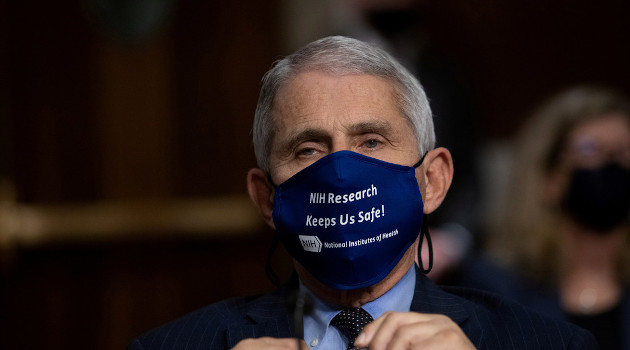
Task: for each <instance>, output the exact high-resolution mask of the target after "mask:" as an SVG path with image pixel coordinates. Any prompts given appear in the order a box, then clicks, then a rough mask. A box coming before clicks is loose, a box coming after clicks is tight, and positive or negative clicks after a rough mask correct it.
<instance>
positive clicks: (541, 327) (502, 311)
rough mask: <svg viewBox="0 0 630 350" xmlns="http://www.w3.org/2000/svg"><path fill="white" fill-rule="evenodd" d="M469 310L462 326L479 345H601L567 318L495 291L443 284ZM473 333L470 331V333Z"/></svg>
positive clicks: (489, 347) (579, 347)
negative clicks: (499, 294) (534, 307)
mask: <svg viewBox="0 0 630 350" xmlns="http://www.w3.org/2000/svg"><path fill="white" fill-rule="evenodd" d="M443 289H444V290H445V291H446V292H447V293H449V294H451V295H454V296H456V297H458V298H460V300H462V303H463V305H464V307H465V308H466V309H467V310H468V312H469V315H470V317H469V319H468V320H467V321H466V322H465V323H463V324H462V325H461V326H462V329H463V330H464V332H466V333H467V335H468V336H469V338H470V339H471V340H473V339H476V342H475V341H474V342H475V344H476V345H477V347H478V348H486V349H498V348H501V349H503V348H509V349H598V348H599V347H598V345H597V343H596V341H595V339H594V337H593V335H592V334H591V333H589V332H587V331H585V330H583V329H582V328H579V327H577V326H575V325H573V324H570V323H568V322H565V321H562V320H558V319H555V318H550V317H547V316H545V315H543V314H540V313H538V312H536V311H534V310H532V309H529V308H528V307H526V306H523V305H521V304H518V303H516V302H514V301H512V300H510V299H508V298H504V297H501V296H498V295H496V294H492V293H488V292H484V291H480V290H475V289H469V288H460V287H444V288H443ZM469 333H470V334H469Z"/></svg>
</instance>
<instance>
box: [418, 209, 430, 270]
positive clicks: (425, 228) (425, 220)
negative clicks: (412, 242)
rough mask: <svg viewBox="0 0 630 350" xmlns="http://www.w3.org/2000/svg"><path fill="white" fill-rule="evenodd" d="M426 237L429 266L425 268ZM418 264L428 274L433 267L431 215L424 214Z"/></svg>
mask: <svg viewBox="0 0 630 350" xmlns="http://www.w3.org/2000/svg"><path fill="white" fill-rule="evenodd" d="M424 237H426V238H427V245H428V248H429V267H428V268H426V269H425V268H424V264H423V263H422V242H423V241H424ZM418 265H420V269H421V270H422V272H424V274H425V275H426V274H428V273H429V272H431V269H433V243H432V242H431V235H430V234H429V216H428V215H426V214H424V217H423V218H422V229H421V230H420V243H419V244H418Z"/></svg>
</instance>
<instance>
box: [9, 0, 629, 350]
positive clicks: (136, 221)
mask: <svg viewBox="0 0 630 350" xmlns="http://www.w3.org/2000/svg"><path fill="white" fill-rule="evenodd" d="M383 3H384V2H378V1H367V0H364V1H359V0H356V1H351V0H347V1H333V0H329V1H321V2H312V1H308V0H300V1H297V0H295V1H292V0H274V1H257V0H242V1H227V0H217V1H194V0H187V1H186V0H145V1H141V0H128V1H124V0H83V1H79V0H75V1H66V2H63V1H62V2H50V1H39V0H35V1H4V2H2V3H0V25H1V27H0V348H2V349H31V348H32V349H35V348H47V349H86V348H87V349H121V348H124V346H125V344H126V343H127V342H128V341H129V339H130V338H131V337H132V336H135V335H137V334H139V333H141V332H143V331H145V330H147V329H149V328H152V327H154V326H157V325H158V324H161V323H163V322H165V321H167V320H169V319H172V318H174V317H176V316H178V315H182V314H183V313H186V312H189V311H192V310H193V309H195V308H198V307H201V306H203V305H205V304H207V303H210V302H213V301H216V300H218V299H222V298H225V297H229V296H236V295H243V294H252V293H258V292H261V291H265V290H268V289H270V288H272V285H271V283H269V282H268V281H267V280H266V277H265V273H264V262H265V256H266V250H267V246H268V244H269V241H270V237H271V235H270V234H271V233H270V232H269V230H268V229H266V228H265V227H264V226H263V223H262V221H261V220H260V219H259V218H258V215H257V213H256V212H255V210H254V209H253V207H252V206H251V204H250V203H249V202H248V200H247V197H246V190H245V175H246V172H247V170H248V169H249V168H251V167H253V166H255V160H254V156H253V149H252V145H251V141H250V128H251V121H252V116H253V111H254V109H255V104H256V100H257V94H258V89H259V82H260V78H261V76H262V75H263V74H264V72H265V71H266V70H267V69H268V68H269V67H270V66H271V64H272V63H273V61H275V60H276V59H277V58H279V57H281V56H282V55H284V54H287V53H288V52H290V51H292V50H293V49H295V48H296V47H297V46H299V45H302V44H304V43H306V42H308V41H310V40H313V39H315V38H317V37H320V36H324V35H330V34H347V35H355V36H358V37H365V38H378V40H377V41H380V42H384V43H387V45H389V46H388V47H389V48H391V49H392V50H393V51H394V52H396V53H397V54H400V57H401V59H403V60H406V62H409V63H410V65H411V67H413V68H415V69H414V71H415V72H417V73H418V74H419V76H420V80H421V81H422V82H424V80H423V72H425V71H428V72H429V73H426V74H427V75H426V77H427V79H426V81H427V90H428V91H429V95H430V96H429V97H430V98H431V99H432V103H435V104H436V107H437V105H438V104H442V105H443V106H442V107H440V108H444V109H441V110H444V111H445V112H443V113H437V112H436V114H438V117H439V116H440V114H442V115H444V116H446V115H447V114H448V113H447V112H446V109H447V108H448V107H449V104H458V105H457V106H455V107H461V106H464V105H465V106H466V108H462V110H463V111H462V112H461V113H459V114H458V115H459V116H460V117H459V118H450V117H449V118H446V117H444V118H443V119H441V120H440V121H438V139H439V141H440V142H441V143H443V144H445V145H447V146H449V147H453V148H460V149H461V148H465V149H469V148H470V149H473V150H475V153H474V154H465V153H462V154H463V155H461V156H458V155H457V153H456V154H455V162H456V163H455V164H456V174H457V169H458V167H457V164H459V163H458V161H460V163H466V162H468V163H474V165H473V166H475V167H478V168H479V170H480V175H479V178H480V180H479V181H478V182H477V183H476V185H475V186H477V189H476V190H477V192H482V193H481V194H478V195H477V197H475V198H476V200H478V201H477V202H475V203H474V204H473V205H474V206H475V207H476V208H481V209H484V210H488V208H490V209H489V210H491V208H492V205H491V204H488V202H492V198H493V196H494V195H493V191H496V189H494V188H493V187H492V186H491V185H490V184H493V183H495V184H496V183H497V182H500V181H494V180H493V176H498V175H497V174H499V175H500V169H501V168H502V166H501V161H502V159H503V158H505V155H504V153H502V149H503V148H504V145H505V144H509V142H510V139H511V137H512V136H513V135H514V134H515V132H516V131H517V130H518V128H519V127H520V125H521V124H522V123H523V121H524V119H525V118H526V117H527V115H528V114H529V113H530V112H531V110H532V109H533V108H534V107H535V106H536V105H537V104H538V103H540V102H541V101H542V100H543V99H545V98H546V97H548V96H549V95H550V94H552V93H554V92H556V91H558V90H560V89H562V88H565V87H567V86H569V85H573V84H577V83H598V84H606V85H609V86H612V87H615V88H617V89H620V90H621V91H624V92H626V93H630V68H628V62H630V49H629V46H628V39H627V38H628V34H629V31H628V28H627V23H628V21H629V20H630V12H629V10H630V5H628V4H627V2H625V1H611V0H604V1H598V2H592V1H587V0H577V1H568V0H558V1H552V2H549V1H526V0H513V1H501V0H490V1H454V0H441V1H427V0H422V1H392V2H391V3H387V4H388V5H387V6H384V5H383ZM401 38H402V39H401ZM401 42H403V44H400V43H401ZM427 67H428V68H427ZM439 82H449V83H443V84H445V85H447V86H446V87H440V84H439ZM450 84H452V85H450ZM452 86H457V89H455V90H456V92H455V93H454V92H453V91H452V90H453V89H451V88H450V87H452ZM434 87H435V91H441V90H439V89H440V88H442V90H447V91H450V93H451V95H453V96H456V97H457V99H456V100H450V99H448V98H447V97H448V96H450V95H449V93H446V94H438V93H436V94H435V95H434V96H435V97H434V96H432V95H431V91H432V90H431V89H432V88H434ZM443 96H444V97H443ZM450 101H457V102H452V103H451V102H450ZM459 104H461V105H459ZM451 107H453V106H451ZM456 109H457V108H456ZM455 113H456V114H457V112H455ZM462 116H463V117H462ZM447 129H448V130H450V131H449V132H447V131H444V132H443V134H444V136H441V135H442V131H441V130H447ZM470 143H474V145H475V146H474V147H469V146H471V145H470ZM503 160H504V159H503ZM460 178H461V177H460ZM456 179H457V178H456ZM456 189H457V188H455V190H456ZM487 215H491V214H488V213H487V212H484V213H481V214H480V216H481V217H485V216H487ZM477 224H478V223H477ZM480 226H483V225H480ZM274 267H275V269H276V270H277V272H278V273H279V274H280V275H281V276H286V275H287V274H288V273H289V271H290V266H289V264H288V259H287V257H286V255H285V254H284V253H283V252H282V251H280V252H278V253H277V254H276V256H275V259H274Z"/></svg>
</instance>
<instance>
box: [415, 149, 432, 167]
mask: <svg viewBox="0 0 630 350" xmlns="http://www.w3.org/2000/svg"><path fill="white" fill-rule="evenodd" d="M427 153H429V152H426V153H425V154H424V155H423V156H422V158H420V160H419V161H418V162H417V163H416V164H414V165H412V167H414V168H417V167H419V166H420V164H422V162H424V157H426V156H427Z"/></svg>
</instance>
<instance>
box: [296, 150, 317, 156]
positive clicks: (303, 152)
mask: <svg viewBox="0 0 630 350" xmlns="http://www.w3.org/2000/svg"><path fill="white" fill-rule="evenodd" d="M313 154H315V149H314V148H302V149H300V150H298V152H297V155H298V156H312V155H313Z"/></svg>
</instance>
